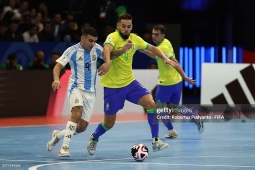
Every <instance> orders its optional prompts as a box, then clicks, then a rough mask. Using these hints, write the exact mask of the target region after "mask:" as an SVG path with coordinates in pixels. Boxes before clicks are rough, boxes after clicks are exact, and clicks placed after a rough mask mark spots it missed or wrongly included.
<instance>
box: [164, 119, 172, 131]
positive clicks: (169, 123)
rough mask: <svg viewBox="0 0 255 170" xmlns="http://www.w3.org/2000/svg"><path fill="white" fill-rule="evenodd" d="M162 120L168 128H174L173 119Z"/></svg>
mask: <svg viewBox="0 0 255 170" xmlns="http://www.w3.org/2000/svg"><path fill="white" fill-rule="evenodd" d="M162 122H163V123H164V125H165V126H166V127H167V129H168V130H172V129H173V128H174V127H173V124H172V122H171V120H165V119H164V120H162Z"/></svg>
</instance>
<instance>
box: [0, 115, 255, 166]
mask: <svg viewBox="0 0 255 170" xmlns="http://www.w3.org/2000/svg"><path fill="white" fill-rule="evenodd" d="M127 117H129V119H127V118H126V119H125V118H124V117H123V119H122V120H121V119H118V121H117V123H116V124H115V126H114V128H113V129H111V130H110V131H109V132H107V133H106V134H105V135H103V136H102V137H101V138H100V140H99V142H98V145H97V152H96V154H95V155H93V156H91V155H89V154H88V153H87V150H86V145H87V142H88V138H89V135H90V134H91V133H92V132H93V131H94V130H95V128H96V127H97V125H98V122H99V121H100V117H98V119H93V118H92V120H91V121H92V122H91V124H90V125H89V127H88V128H87V130H86V131H85V132H84V133H81V134H79V135H76V136H74V138H73V139H72V141H71V144H70V153H71V157H70V158H65V159H63V158H59V157H58V151H59V149H60V147H61V144H62V141H60V142H59V143H58V144H57V145H56V147H55V148H54V150H53V151H51V152H48V151H47V150H46V144H47V142H48V140H50V139H51V133H52V131H53V130H54V129H59V130H61V129H63V128H65V121H66V120H67V118H66V119H65V118H63V119H60V118H55V119H57V120H56V121H55V122H54V121H52V120H53V119H54V118H47V120H51V121H47V120H46V121H43V118H40V120H38V118H19V120H18V121H17V119H11V118H10V119H3V118H0V125H1V127H0V136H1V139H0V149H1V151H0V169H3V170H70V169H75V170H104V169H105V170H113V169H116V170H170V169H174V170H205V169H206V170H207V169H209V170H215V169H219V170H234V169H236V170H237V169H238V170H240V169H245V170H248V169H255V122H254V121H246V123H243V122H241V121H239V120H237V121H231V122H218V123H216V122H214V123H211V122H207V123H205V130H204V132H203V133H202V134H199V133H198V130H197V127H196V126H195V124H193V123H189V122H174V123H173V125H174V127H175V129H176V131H177V132H178V134H179V136H178V138H176V139H164V138H163V136H164V134H165V133H166V132H167V130H166V128H165V127H164V125H163V124H162V123H160V131H159V134H160V137H161V139H162V140H163V141H164V142H167V143H168V144H169V146H170V147H169V148H168V149H167V150H163V151H160V152H152V151H151V135H150V129H149V125H148V123H147V121H146V117H145V116H144V115H143V114H141V115H140V117H139V116H137V115H135V114H128V115H127ZM130 117H132V119H131V118H130ZM22 119H24V120H23V121H22ZM26 120H27V121H26ZM28 120H29V121H28ZM59 120H61V121H59ZM101 120H102V118H101ZM15 122H16V123H15ZM18 122H19V123H18ZM136 143H143V144H145V145H146V146H148V148H149V157H148V158H147V159H146V160H144V161H143V162H136V161H134V160H133V158H132V156H131V154H130V149H131V147H132V146H133V145H134V144H136Z"/></svg>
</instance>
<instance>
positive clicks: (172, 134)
mask: <svg viewBox="0 0 255 170" xmlns="http://www.w3.org/2000/svg"><path fill="white" fill-rule="evenodd" d="M177 136H178V134H177V132H176V131H175V130H173V131H172V132H170V131H169V132H168V133H167V134H166V135H165V136H164V138H168V139H173V138H177Z"/></svg>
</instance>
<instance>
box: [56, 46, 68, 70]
mask: <svg viewBox="0 0 255 170" xmlns="http://www.w3.org/2000/svg"><path fill="white" fill-rule="evenodd" d="M71 56H72V53H71V48H70V47H69V48H68V49H66V50H65V51H64V53H63V54H62V55H61V56H60V57H59V58H58V59H57V60H56V62H58V63H60V64H62V65H63V66H65V65H66V64H67V63H68V62H69V61H70V59H71Z"/></svg>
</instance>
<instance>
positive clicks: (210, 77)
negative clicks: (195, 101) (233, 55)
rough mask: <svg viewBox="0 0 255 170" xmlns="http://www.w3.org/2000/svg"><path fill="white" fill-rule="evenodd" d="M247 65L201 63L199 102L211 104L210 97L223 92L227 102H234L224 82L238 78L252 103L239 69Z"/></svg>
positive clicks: (252, 100) (252, 101)
mask: <svg viewBox="0 0 255 170" xmlns="http://www.w3.org/2000/svg"><path fill="white" fill-rule="evenodd" d="M249 65H250V64H218V63H203V64H202V76H201V78H202V84H201V104H204V105H207V104H212V102H211V99H212V98H214V97H216V96H217V95H219V94H221V93H223V94H224V96H225V98H226V100H227V102H228V104H234V103H233V101H232V99H231V97H230V95H229V93H228V91H227V89H226V84H228V83H230V82H232V81H233V80H235V79H238V81H239V83H240V84H241V87H242V89H243V90H244V93H245V95H246V97H247V98H248V100H249V102H250V103H253V104H254V103H255V101H254V99H253V97H252V96H251V94H250V91H249V89H248V88H247V86H246V84H245V82H244V80H243V78H242V76H241V73H240V71H241V70H243V69H244V68H246V67H248V66H249ZM253 67H254V68H255V65H253ZM254 82H255V81H254ZM254 85H255V83H254Z"/></svg>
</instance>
